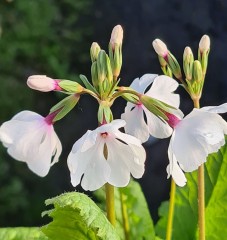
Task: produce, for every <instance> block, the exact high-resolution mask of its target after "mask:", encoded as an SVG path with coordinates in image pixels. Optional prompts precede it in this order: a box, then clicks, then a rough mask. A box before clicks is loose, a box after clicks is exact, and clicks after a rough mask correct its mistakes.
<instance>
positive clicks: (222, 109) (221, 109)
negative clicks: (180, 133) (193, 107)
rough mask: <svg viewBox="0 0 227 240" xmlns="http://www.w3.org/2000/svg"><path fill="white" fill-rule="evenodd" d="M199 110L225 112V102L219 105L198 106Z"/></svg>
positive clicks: (226, 105) (226, 110) (226, 109)
mask: <svg viewBox="0 0 227 240" xmlns="http://www.w3.org/2000/svg"><path fill="white" fill-rule="evenodd" d="M200 110H203V111H206V112H211V113H226V112H227V103H224V104H222V105H220V106H209V107H203V108H200Z"/></svg>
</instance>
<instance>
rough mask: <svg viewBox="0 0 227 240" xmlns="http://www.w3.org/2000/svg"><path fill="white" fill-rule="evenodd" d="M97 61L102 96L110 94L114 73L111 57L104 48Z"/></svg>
mask: <svg viewBox="0 0 227 240" xmlns="http://www.w3.org/2000/svg"><path fill="white" fill-rule="evenodd" d="M95 63H97V68H96V69H97V77H98V88H99V93H100V94H101V96H103V95H105V94H108V92H109V90H110V89H111V88H112V84H113V73H112V69H111V64H110V59H109V57H108V55H107V54H106V52H105V51H104V50H101V51H100V52H99V55H98V59H97V61H96V62H94V63H93V64H95Z"/></svg>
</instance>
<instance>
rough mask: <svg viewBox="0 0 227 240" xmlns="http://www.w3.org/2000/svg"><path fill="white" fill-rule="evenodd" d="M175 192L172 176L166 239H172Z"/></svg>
mask: <svg viewBox="0 0 227 240" xmlns="http://www.w3.org/2000/svg"><path fill="white" fill-rule="evenodd" d="M175 193H176V184H175V182H174V180H173V178H171V188H170V200H169V213H168V220H167V229H166V240H171V239H172V229H173V217H174V205H175Z"/></svg>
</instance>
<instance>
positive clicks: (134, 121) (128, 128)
mask: <svg viewBox="0 0 227 240" xmlns="http://www.w3.org/2000/svg"><path fill="white" fill-rule="evenodd" d="M143 114H144V113H143V108H142V107H141V106H135V108H134V109H133V110H132V111H129V112H125V113H123V114H122V115H121V118H122V119H124V120H125V121H126V125H125V132H126V133H128V134H131V135H133V136H135V137H136V138H138V139H140V140H141V141H142V142H146V141H147V140H148V138H149V135H150V134H149V131H148V126H147V124H146V122H145V120H144V115H143Z"/></svg>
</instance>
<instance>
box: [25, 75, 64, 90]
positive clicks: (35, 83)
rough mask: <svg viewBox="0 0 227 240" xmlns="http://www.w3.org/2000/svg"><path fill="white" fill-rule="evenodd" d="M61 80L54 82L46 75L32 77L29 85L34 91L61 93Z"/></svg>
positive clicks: (28, 82) (29, 79) (28, 81)
mask: <svg viewBox="0 0 227 240" xmlns="http://www.w3.org/2000/svg"><path fill="white" fill-rule="evenodd" d="M58 82H59V80H54V79H52V78H49V77H47V76H46V75H32V76H30V77H29V78H28V80H27V85H28V86H29V87H30V88H31V89H34V90H38V91H41V92H50V91H54V90H55V91H61V90H62V89H61V87H60V86H59V85H58Z"/></svg>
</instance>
